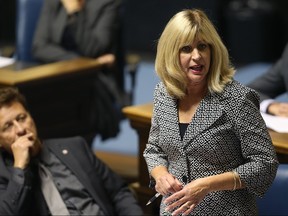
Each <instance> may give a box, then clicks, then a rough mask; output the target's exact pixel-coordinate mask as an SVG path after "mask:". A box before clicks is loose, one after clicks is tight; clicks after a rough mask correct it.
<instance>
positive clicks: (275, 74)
mask: <svg viewBox="0 0 288 216" xmlns="http://www.w3.org/2000/svg"><path fill="white" fill-rule="evenodd" d="M248 86H249V87H250V88H252V89H255V90H256V91H258V92H259V94H260V99H261V101H263V100H265V99H274V98H276V97H277V96H279V95H281V94H283V93H287V92H288V44H287V45H286V47H285V49H284V51H283V53H282V57H281V58H280V59H279V60H278V61H277V62H276V63H275V64H274V65H273V66H272V67H271V68H270V69H269V70H268V71H267V72H266V73H265V74H263V75H262V76H260V77H258V78H256V79H255V80H254V81H253V82H251V83H250V84H249V85H248Z"/></svg>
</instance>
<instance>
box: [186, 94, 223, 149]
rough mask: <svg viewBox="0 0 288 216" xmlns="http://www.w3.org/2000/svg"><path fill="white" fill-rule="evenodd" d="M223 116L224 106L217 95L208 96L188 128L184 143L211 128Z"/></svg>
mask: <svg viewBox="0 0 288 216" xmlns="http://www.w3.org/2000/svg"><path fill="white" fill-rule="evenodd" d="M220 116H222V106H221V103H220V101H219V98H218V97H217V96H215V94H208V95H207V96H206V97H205V98H204V99H203V100H202V101H201V103H200V105H199V107H198V109H197V111H196V113H195V115H194V117H193V119H192V122H191V124H190V125H189V126H188V128H187V130H188V133H186V134H188V135H187V136H184V141H185V142H186V141H187V142H186V143H189V142H188V141H189V140H191V139H194V138H195V137H196V136H198V135H199V134H201V132H202V131H204V130H206V129H207V128H209V127H210V125H212V124H213V123H214V122H215V121H216V120H217V119H218V118H220Z"/></svg>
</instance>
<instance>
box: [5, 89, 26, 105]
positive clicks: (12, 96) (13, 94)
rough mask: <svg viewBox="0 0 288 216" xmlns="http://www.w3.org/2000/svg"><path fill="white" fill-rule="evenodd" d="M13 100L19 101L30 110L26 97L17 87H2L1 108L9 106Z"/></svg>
mask: <svg viewBox="0 0 288 216" xmlns="http://www.w3.org/2000/svg"><path fill="white" fill-rule="evenodd" d="M13 102H19V103H21V104H22V105H23V107H24V108H25V109H26V110H28V107H27V103H26V99H25V97H24V96H23V95H22V94H21V93H20V92H19V90H18V89H17V88H16V87H0V108H1V107H4V106H9V105H10V104H11V103H13Z"/></svg>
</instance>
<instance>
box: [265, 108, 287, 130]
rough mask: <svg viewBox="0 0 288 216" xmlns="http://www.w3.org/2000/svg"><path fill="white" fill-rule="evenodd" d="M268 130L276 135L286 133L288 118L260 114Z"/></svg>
mask: <svg viewBox="0 0 288 216" xmlns="http://www.w3.org/2000/svg"><path fill="white" fill-rule="evenodd" d="M261 115H262V117H263V119H264V121H265V123H266V125H267V127H268V128H270V129H272V130H274V131H276V132H278V133H288V118H285V117H279V116H273V115H269V114H266V113H261Z"/></svg>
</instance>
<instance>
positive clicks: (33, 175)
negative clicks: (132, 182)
mask: <svg viewBox="0 0 288 216" xmlns="http://www.w3.org/2000/svg"><path fill="white" fill-rule="evenodd" d="M0 170H1V171H0V215H23V214H24V215H25V214H27V215H142V214H143V212H142V209H141V208H140V206H139V205H138V203H137V201H136V199H135V198H134V196H133V194H132V192H131V191H130V190H129V188H128V186H127V184H126V183H125V182H124V181H123V180H122V178H121V177H119V176H118V175H117V174H115V173H114V172H112V171H111V170H110V169H109V168H108V167H107V166H106V165H104V164H103V163H102V162H101V161H100V160H99V159H97V157H96V156H95V155H94V154H93V152H92V151H91V149H90V148H89V147H88V146H87V145H86V142H85V141H84V140H83V139H82V138H81V137H71V138H61V139H49V140H41V139H40V138H39V137H38V136H37V129H36V125H35V122H34V120H33V118H32V117H31V115H30V113H29V111H28V109H27V104H26V102H25V99H24V97H23V95H21V94H20V93H19V92H18V90H17V89H16V88H12V87H7V88H0ZM49 176H51V177H52V179H53V180H52V179H51V180H52V181H49V179H48V180H47V177H49ZM49 183H52V185H51V188H48V189H47V187H49V185H50V184H49ZM53 188H54V190H53ZM59 194H60V196H59ZM57 197H58V198H59V200H57ZM61 203H62V204H63V205H62V206H61V205H60V204H61Z"/></svg>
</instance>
